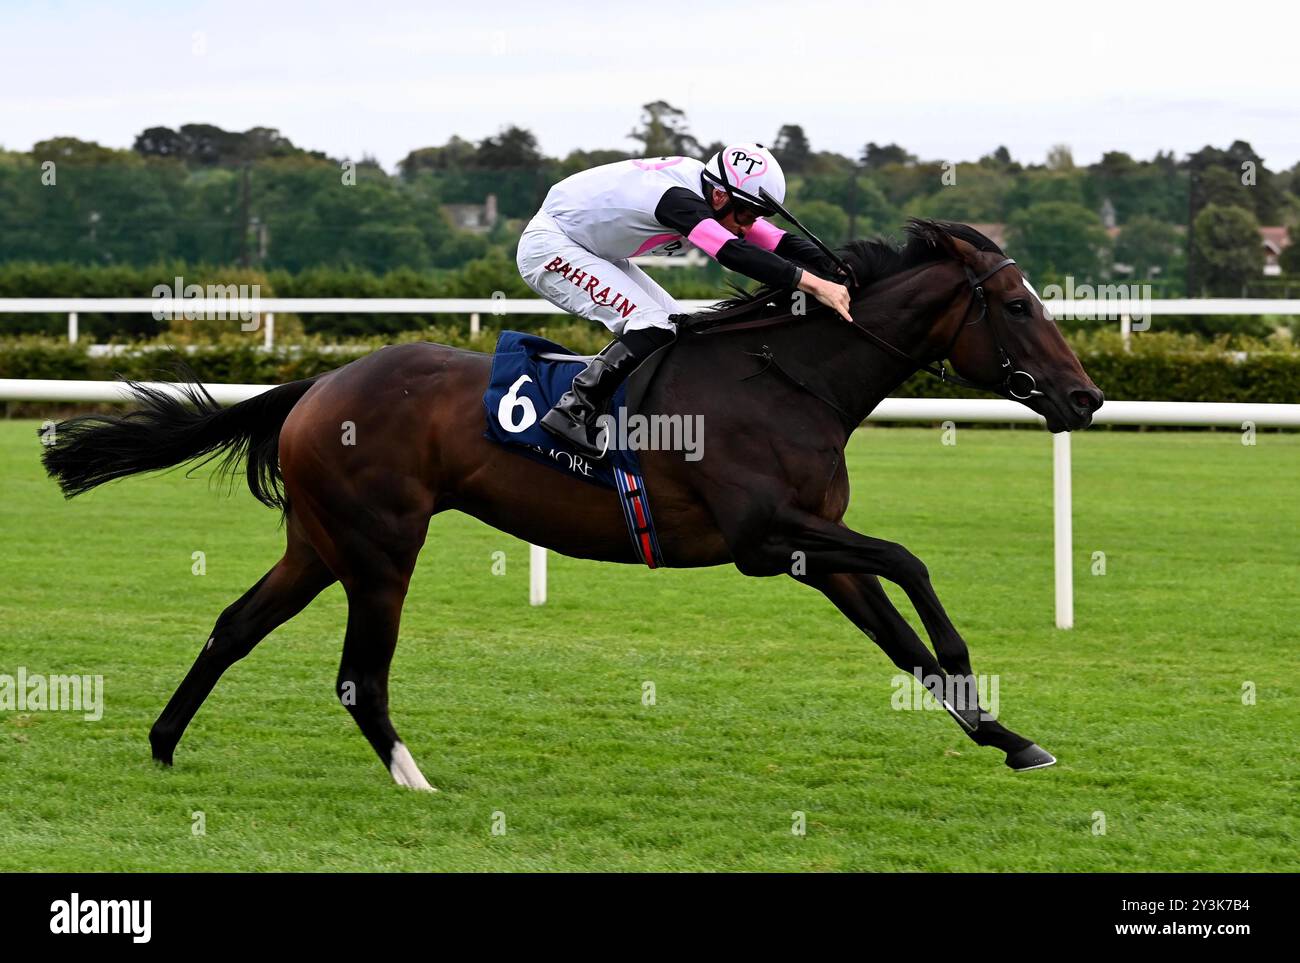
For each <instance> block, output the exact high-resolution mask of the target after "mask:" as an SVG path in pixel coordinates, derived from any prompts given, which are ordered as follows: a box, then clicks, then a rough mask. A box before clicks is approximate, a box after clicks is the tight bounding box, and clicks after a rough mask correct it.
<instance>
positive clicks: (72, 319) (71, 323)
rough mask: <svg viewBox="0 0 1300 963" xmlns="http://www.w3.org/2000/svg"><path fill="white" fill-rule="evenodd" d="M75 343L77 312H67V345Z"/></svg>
mask: <svg viewBox="0 0 1300 963" xmlns="http://www.w3.org/2000/svg"><path fill="white" fill-rule="evenodd" d="M76 343H77V312H76V311H69V312H68V344H76Z"/></svg>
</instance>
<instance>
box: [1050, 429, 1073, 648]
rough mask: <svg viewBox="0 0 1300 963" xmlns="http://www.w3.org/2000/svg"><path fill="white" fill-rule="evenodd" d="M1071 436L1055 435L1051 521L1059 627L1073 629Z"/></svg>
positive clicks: (1053, 439) (1064, 432)
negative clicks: (1054, 552) (1054, 549)
mask: <svg viewBox="0 0 1300 963" xmlns="http://www.w3.org/2000/svg"><path fill="white" fill-rule="evenodd" d="M1072 501H1073V499H1072V497H1071V491H1070V433H1069V432H1068V431H1062V432H1058V433H1057V434H1055V435H1053V436H1052V519H1053V529H1054V538H1053V542H1054V544H1055V547H1056V566H1055V567H1056V627H1057V628H1058V629H1072V628H1074V561H1073V559H1074V533H1073V530H1072V529H1073V517H1074V513H1073V506H1072V504H1071V503H1072Z"/></svg>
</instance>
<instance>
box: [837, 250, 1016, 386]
mask: <svg viewBox="0 0 1300 963" xmlns="http://www.w3.org/2000/svg"><path fill="white" fill-rule="evenodd" d="M1015 263H1016V261H1015V258H1009V257H1008V258H1003V259H1002V260H1001V261H999V262H998V263H997V264H995V265H993V267H991V268H989V269H988V270H987V271H985V272H984V273H983V274H978V275H977V274H976V273H975V272H974V271H972V270H971V269H970V267H969V265H964V267H965V270H966V280H967V281H969V282H970V287H971V306H974V305H979V315H978V316H977V317H976V318H975V320H974V321H965V322H963V323H962V324H961V325H959V326H958V327H957V332H956V333H955V334H954V335H953V336H952V340H951V341H949V342H948V347H947V348H946V349H945V350H944V357H945V358H946V357H947V356H948V354H949V353H950V352H951V351H952V349H953V346H954V345H955V344H956V343H957V339H958V338H959V337H961V333H962V331H964V330H965V329H966V328H969V327H970V326H971V325H975V324H980V323H981V322H987V321H988V320H989V304H988V299H987V297H985V294H984V282H985V281H987V280H988V279H989V278H991V277H993V275H995V274H997V273H998V272H999V271H1001V270H1002V269H1003V268H1007V267H1010V266H1011V265H1013V264H1015ZM970 310H971V309H970V306H968V307H967V308H966V314H967V315H969V314H970ZM853 327H854V329H855V330H857V331H858V332H860V333H861V334H863V335H865V336H866V337H867V338H868V339H869V340H871V341H872V342H873V343H875V344H876V345H877V346H879V347H881V348H884V349H885V350H886V351H888V352H889V353H890V354H892V355H894V356H895V357H897V358H900V359H901V360H903V361H906V362H907V363H908V364H910V365H912V366H913V367H914V368H916V369H917V370H920V371H924V372H926V373H927V374H931V375H934V376H935V377H936V378H938V379H939V380H940V381H944V382H947V383H948V384H953V385H960V386H961V387H963V388H974V389H975V390H977V391H991V392H993V393H994V394H999V395H1002V397H1004V398H1011V399H1013V400H1015V401H1026V400H1028V399H1029V398H1032V397H1034V396H1036V395H1041V394H1042V392H1041V391H1039V390H1038V383H1037V382H1036V381H1035V380H1034V376H1033V375H1031V374H1030V373H1029V372H1028V371H1025V370H1024V369H1023V368H1020V367H1018V366H1017V365H1016V364H1015V363H1014V362H1013V361H1012V360H1011V355H1010V354H1009V353H1008V352H1007V349H1006V346H1005V345H1004V344H1003V343H1002V338H1001V337H999V336H998V332H997V329H996V328H995V327H994V326H993V324H992V323H991V322H990V323H989V335H990V337H992V339H993V345H994V347H996V348H997V349H998V365H999V371H1000V373H1001V374H1002V380H1001V381H999V382H996V383H994V384H979V383H978V382H975V381H970V380H969V379H967V378H963V377H962V376H961V375H959V374H957V373H956V372H949V371H948V369H947V368H945V367H944V364H943V360H942V359H940V361H939V363H938V364H937V365H935V364H925V363H923V362H919V361H917V360H916V359H915V358H913V357H912V356H911V355H909V354H908V353H907V352H905V351H902V350H900V349H898V348H896V347H894V346H893V345H892V344H890V343H889V342H888V341H886V340H885V339H884V338H882V337H880V336H879V335H878V334H876V333H875V332H874V331H869V330H867V329H866V328H864V327H863V326H862V325H860V324H858V322H856V321H854V322H853Z"/></svg>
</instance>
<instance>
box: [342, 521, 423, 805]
mask: <svg viewBox="0 0 1300 963" xmlns="http://www.w3.org/2000/svg"><path fill="white" fill-rule="evenodd" d="M393 501H398V500H397V499H392V500H390V506H389V508H388V509H387V510H386V511H384V512H381V513H376V517H375V519H374V520H373V523H372V524H370V525H367V526H360V527H354V528H352V529H350V530H348V531H347V532H346V533H345V534H343V535H342V536H341V539H340V541H339V542H337V543H336V546H335V547H336V548H337V550H338V557H337V559H336V560H334V561H332V563H331V564H333V565H334V566H335V568H336V570H337V571H338V573H339V581H341V582H342V583H343V587H344V589H345V590H346V591H347V594H348V627H347V633H346V634H345V636H344V638H343V657H342V659H341V660H340V662H339V674H338V681H337V683H336V686H335V691H336V693H337V695H338V699H339V701H340V702H341V703H343V706H344V707H345V708H346V709H347V710H348V712H349V713H351V714H352V718H353V719H354V720H355V721H356V723H357V726H358V727H359V728H360V729H361V732H362V734H363V735H364V736H365V737H366V739H367V740H369V742H370V745H371V746H372V747H373V748H374V750H375V753H376V754H377V755H378V756H379V759H380V761H381V762H383V764H384V765H385V766H386V767H387V768H388V771H389V773H390V774H391V775H392V777H393V780H394V781H395V782H396V783H397V784H398V785H399V786H406V787H407V788H409V789H423V790H427V791H430V792H436V790H435V789H434V787H433V786H431V785H429V783H428V781H427V780H426V779H425V778H424V774H423V773H421V772H420V768H419V766H417V765H416V764H415V760H414V759H413V758H412V757H411V753H410V751H409V750H408V749H407V748H406V746H405V745H403V744H402V740H401V739H400V738H399V737H398V735H397V730H396V729H394V728H393V722H392V719H390V718H389V715H388V670H389V666H390V665H391V664H392V661H393V651H394V650H395V649H396V647H397V632H398V628H399V626H400V624H401V618H402V605H403V603H404V602H405V601H406V590H407V588H408V586H409V584H410V580H411V573H412V571H414V569H415V561H416V558H417V556H418V555H419V552H420V548H421V547H422V546H423V544H424V537H425V534H426V532H427V530H428V524H429V511H428V509H427V505H426V504H406V505H401V506H400V507H393V505H392V502H393Z"/></svg>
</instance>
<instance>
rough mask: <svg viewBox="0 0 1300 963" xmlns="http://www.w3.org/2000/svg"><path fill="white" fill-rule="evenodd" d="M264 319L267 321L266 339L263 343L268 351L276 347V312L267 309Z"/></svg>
mask: <svg viewBox="0 0 1300 963" xmlns="http://www.w3.org/2000/svg"><path fill="white" fill-rule="evenodd" d="M263 320H264V321H265V323H266V332H265V335H264V337H265V340H264V341H263V343H262V347H264V348H265V349H266V350H267V351H270V350H271V349H272V348H274V347H275V312H274V311H267V312H266V315H265V317H264V318H263Z"/></svg>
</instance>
